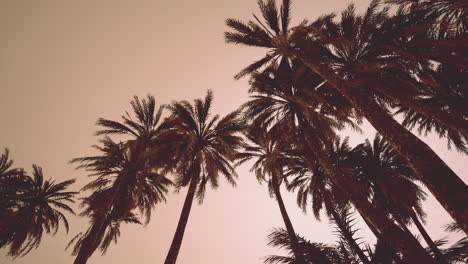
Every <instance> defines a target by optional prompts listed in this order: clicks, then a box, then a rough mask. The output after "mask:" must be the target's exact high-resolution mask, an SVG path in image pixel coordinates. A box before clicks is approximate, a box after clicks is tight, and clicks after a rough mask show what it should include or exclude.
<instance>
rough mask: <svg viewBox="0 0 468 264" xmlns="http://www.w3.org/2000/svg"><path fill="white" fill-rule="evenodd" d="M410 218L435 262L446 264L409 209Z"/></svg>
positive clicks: (414, 214) (412, 211) (416, 217)
mask: <svg viewBox="0 0 468 264" xmlns="http://www.w3.org/2000/svg"><path fill="white" fill-rule="evenodd" d="M410 217H411V219H412V220H413V222H414V224H415V225H416V227H417V228H418V230H419V233H421V235H422V237H423V238H424V241H426V243H427V245H428V246H429V248H430V249H431V251H432V253H433V254H434V256H435V258H436V259H437V261H438V262H439V263H441V264H446V263H447V262H446V261H445V260H444V257H443V256H442V253H441V252H440V250H439V248H437V245H436V244H435V243H434V240H432V238H431V237H430V236H429V234H428V233H427V232H426V229H425V228H424V226H423V225H422V223H421V222H420V221H419V219H418V216H417V215H416V213H415V212H414V210H413V209H411V211H410Z"/></svg>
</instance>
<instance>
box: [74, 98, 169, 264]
mask: <svg viewBox="0 0 468 264" xmlns="http://www.w3.org/2000/svg"><path fill="white" fill-rule="evenodd" d="M131 105H132V109H133V112H134V115H135V118H136V120H134V119H133V118H132V117H131V116H130V115H129V114H128V113H127V114H126V115H125V116H122V119H123V122H122V123H119V122H116V121H112V120H108V119H102V118H101V119H99V120H98V122H97V124H98V125H100V126H101V127H102V129H101V130H99V131H97V132H96V134H97V135H105V137H104V139H102V140H101V144H102V146H95V148H97V149H98V150H99V151H100V152H101V155H99V156H91V157H83V158H77V159H74V160H72V162H73V163H80V164H81V165H80V166H79V167H78V168H84V169H86V170H87V171H89V172H90V176H97V179H96V180H94V181H92V182H91V183H89V184H88V185H86V186H85V187H84V188H83V190H84V191H86V190H92V191H94V192H93V193H92V194H91V195H90V196H89V197H87V198H85V199H84V201H83V206H85V207H86V209H85V210H84V211H83V212H82V213H81V215H83V216H88V217H90V218H91V222H90V223H91V224H90V227H89V228H88V230H87V231H86V232H84V233H80V234H78V235H77V236H76V237H75V238H74V239H73V240H72V241H71V243H73V242H75V241H76V244H75V247H74V251H73V254H76V255H77V256H76V258H75V261H74V263H75V264H84V263H86V262H87V260H88V259H89V257H91V255H92V254H93V252H94V251H95V250H96V249H97V248H98V247H100V248H101V250H102V251H103V252H105V251H106V249H107V247H108V246H109V245H110V242H111V241H112V240H114V241H116V239H117V236H118V234H119V232H118V230H119V229H118V228H119V226H120V223H122V222H126V223H140V221H139V217H137V215H136V214H135V213H134V210H135V209H138V210H139V211H140V213H141V215H144V216H145V217H146V223H148V221H149V219H150V217H151V210H152V209H153V208H154V206H155V205H156V204H157V203H159V202H162V201H165V194H166V193H167V191H168V189H167V188H168V186H169V185H170V184H171V181H170V180H168V179H167V178H165V176H164V173H165V171H164V168H163V164H164V161H163V160H164V159H165V155H168V153H166V152H165V151H166V150H167V149H164V144H162V143H161V142H162V141H160V138H161V136H162V134H163V133H162V131H163V130H162V128H161V126H160V119H161V115H162V111H163V108H162V107H159V109H156V103H155V99H154V97H153V96H150V95H148V96H147V98H146V99H143V100H140V99H139V98H138V97H134V99H133V100H132V101H131ZM107 135H123V136H126V137H127V138H128V137H129V139H127V140H126V141H124V142H121V143H116V142H114V141H113V140H112V139H111V138H109V137H108V136H107Z"/></svg>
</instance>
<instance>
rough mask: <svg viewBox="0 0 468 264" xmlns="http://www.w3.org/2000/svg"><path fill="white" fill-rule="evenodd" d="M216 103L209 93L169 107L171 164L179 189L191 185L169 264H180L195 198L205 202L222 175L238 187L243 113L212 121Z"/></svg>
mask: <svg viewBox="0 0 468 264" xmlns="http://www.w3.org/2000/svg"><path fill="white" fill-rule="evenodd" d="M212 101H213V93H212V92H211V91H208V93H207V95H206V97H205V100H203V101H202V100H200V99H196V100H194V104H193V105H192V104H190V103H189V102H187V101H181V102H174V103H172V105H170V106H168V108H169V110H170V111H171V116H170V117H169V118H168V119H167V120H166V122H165V128H167V130H168V132H167V134H166V135H167V136H168V137H169V138H170V140H168V141H167V142H169V144H170V145H171V147H172V153H174V154H173V158H172V159H171V161H169V162H168V163H167V164H168V167H171V168H173V169H174V172H175V177H176V181H175V184H176V187H177V188H182V187H185V186H188V191H187V196H186V198H185V201H184V205H183V207H182V212H181V215H180V219H179V222H178V224H177V229H176V232H175V234H174V238H173V240H172V243H171V247H170V249H169V252H168V254H167V257H166V260H165V262H164V263H165V264H174V263H176V260H177V256H178V254H179V250H180V247H181V245H182V239H183V236H184V232H185V227H186V226H187V221H188V218H189V215H190V211H191V208H192V202H193V200H194V197H195V196H197V198H198V201H199V203H202V201H203V198H204V195H205V190H206V187H207V184H208V183H209V184H210V186H211V187H212V188H217V187H218V186H219V176H220V174H222V175H223V176H224V178H225V179H226V180H227V182H228V183H230V184H231V185H233V186H235V184H236V182H235V178H236V177H237V174H236V173H235V171H234V168H233V167H232V165H231V162H232V161H234V159H235V158H236V155H237V150H238V149H240V148H241V147H242V146H243V141H242V138H241V137H240V135H237V134H238V133H239V132H241V131H242V129H243V123H242V122H241V120H240V119H239V112H232V113H230V114H228V115H226V116H225V117H223V118H220V116H219V115H216V116H214V117H213V118H211V119H209V116H210V110H211V105H212Z"/></svg>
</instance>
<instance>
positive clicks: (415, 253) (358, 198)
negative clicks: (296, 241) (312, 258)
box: [303, 124, 435, 264]
mask: <svg viewBox="0 0 468 264" xmlns="http://www.w3.org/2000/svg"><path fill="white" fill-rule="evenodd" d="M303 125H305V124H303ZM303 127H304V126H303ZM305 139H306V142H307V143H308V145H309V146H310V147H309V149H310V151H311V152H312V153H314V156H315V157H316V158H317V161H318V162H319V164H320V165H321V167H322V168H323V169H324V171H325V173H326V174H327V176H328V177H329V178H330V179H331V180H332V182H333V183H334V184H335V186H337V187H338V188H339V189H340V190H341V191H342V192H343V193H344V194H345V195H346V196H347V197H348V199H349V200H350V201H351V202H352V203H353V204H354V206H355V207H356V209H357V210H358V211H359V213H360V214H361V216H362V217H363V218H365V219H367V220H368V221H369V223H370V224H371V225H373V227H375V228H376V229H377V231H378V232H379V233H380V234H381V236H383V237H385V238H387V239H389V240H390V241H389V243H391V244H392V245H393V246H394V247H395V248H396V249H398V250H400V251H401V252H402V253H403V254H404V255H405V256H406V257H407V258H408V260H409V261H410V263H427V264H429V263H432V264H435V261H434V259H433V258H431V256H430V255H429V254H428V253H427V252H426V251H425V250H424V248H423V247H422V246H421V245H420V244H419V242H418V241H417V240H416V239H415V238H414V237H413V236H410V235H408V234H407V233H405V232H404V231H403V230H402V229H401V228H399V227H398V226H397V225H396V224H395V223H394V222H393V221H391V220H390V219H388V217H387V216H386V215H385V214H384V213H383V212H381V211H379V210H377V209H376V208H374V207H373V206H372V205H371V204H370V202H369V201H368V200H367V197H366V195H362V193H359V192H357V191H356V189H354V190H353V186H355V185H356V184H355V183H353V182H352V181H350V180H349V177H347V176H346V175H343V173H342V172H341V170H339V169H337V168H335V166H334V165H333V164H332V163H331V162H330V161H329V159H327V158H326V157H327V155H326V153H325V150H324V149H323V148H322V146H321V145H320V143H318V142H316V141H315V140H313V138H312V137H311V135H307V136H306V137H305Z"/></svg>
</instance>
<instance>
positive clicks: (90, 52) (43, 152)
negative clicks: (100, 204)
mask: <svg viewBox="0 0 468 264" xmlns="http://www.w3.org/2000/svg"><path fill="white" fill-rule="evenodd" d="M368 2H369V1H363V0H361V1H354V3H355V4H356V6H357V7H358V10H362V9H363V8H365V6H366V5H367V4H368ZM346 5H347V2H346V1H342V0H328V1H311V0H295V1H294V3H293V6H292V16H293V23H292V24H295V23H296V22H299V21H301V20H302V19H303V18H308V19H315V18H317V17H318V16H319V15H321V14H324V13H329V12H332V11H340V10H342V9H344V8H345V7H346ZM252 12H255V13H257V14H258V8H257V5H256V1H255V0H238V1H219V0H218V1H215V0H199V1H154V0H153V1H143V0H139V1H104V0H103V1H94V0H82V1H59V0H56V1H55V0H54V1H52V0H51V1H49V0H45V1H36V0H16V1H9V0H1V1H0V39H1V40H2V41H1V42H0V91H1V93H0V124H1V127H0V148H1V149H3V148H5V147H8V148H9V149H10V151H11V156H12V158H13V160H14V161H15V164H16V166H18V167H24V168H26V169H27V170H28V171H31V165H32V164H38V165H40V166H42V167H43V171H44V174H45V177H46V178H53V179H57V180H60V181H63V180H67V179H72V178H76V179H77V183H76V184H75V185H74V186H73V189H74V190H79V189H80V188H81V187H82V186H83V185H84V184H85V183H87V182H89V179H88V178H87V176H86V172H84V171H82V170H75V169H74V165H71V164H69V163H68V162H69V161H70V160H71V159H73V158H75V157H81V156H87V155H91V154H93V153H94V152H93V150H92V148H91V145H93V144H96V143H97V139H98V138H97V137H95V136H93V132H94V131H96V129H97V127H96V126H95V121H96V120H97V119H98V118H99V117H103V118H107V119H113V120H119V118H120V116H121V115H122V114H123V113H124V112H125V111H127V110H130V105H129V102H130V100H131V98H132V97H133V96H134V95H138V96H141V97H143V96H145V95H146V94H148V93H149V94H152V95H154V96H155V97H156V101H157V103H158V104H166V103H170V102H172V101H173V100H193V99H195V98H201V97H204V95H205V94H206V90H207V89H212V90H213V91H214V94H215V101H214V107H213V113H219V114H222V115H225V114H227V113H229V112H231V111H233V110H234V109H236V108H237V107H239V106H240V105H241V104H242V103H243V102H245V101H246V100H247V98H248V95H247V89H248V85H247V80H246V79H243V80H240V81H235V80H234V79H233V76H234V75H235V74H236V73H237V72H238V71H239V70H241V69H242V68H243V67H245V66H246V65H248V64H249V63H251V62H252V61H254V60H256V59H258V58H260V57H261V56H262V54H264V50H262V49H255V48H245V47H240V46H234V45H228V44H225V43H224V38H223V32H224V31H225V30H226V29H227V27H226V26H225V23H224V21H225V19H227V18H239V19H241V20H244V21H245V20H247V19H250V18H251V14H252ZM364 130H365V134H364V135H355V134H353V135H351V143H352V144H353V145H355V144H358V143H360V142H362V141H363V139H364V138H365V137H369V138H372V137H373V134H374V130H373V129H372V127H370V126H369V125H365V126H364ZM423 140H424V141H425V142H426V143H428V144H429V145H430V146H431V147H432V148H433V149H434V150H435V151H436V152H437V153H438V154H439V155H440V156H441V158H442V159H443V160H444V161H446V162H447V164H448V165H449V166H450V167H451V168H453V169H454V170H455V172H456V173H457V174H458V175H459V176H460V177H462V178H463V179H464V181H465V182H466V181H468V175H467V173H466V169H465V170H464V164H466V162H467V161H468V159H467V158H466V156H463V155H461V154H458V153H457V152H456V151H454V150H452V151H448V150H447V148H446V143H445V140H439V139H438V137H437V136H435V135H429V136H427V137H423ZM237 172H238V174H239V179H238V186H237V187H236V188H233V187H231V186H230V185H228V184H227V183H225V184H222V185H221V186H220V187H219V188H218V189H217V190H215V191H213V190H208V192H207V194H206V197H205V201H204V203H203V204H202V205H198V204H196V203H194V205H193V209H192V212H191V215H190V218H189V222H188V226H187V229H186V232H185V237H184V241H183V244H182V248H181V251H180V254H179V258H178V263H179V264H190V263H224V264H234V263H235V264H238V263H248V264H250V263H261V260H262V257H264V256H266V255H269V254H276V253H278V251H277V250H275V249H272V248H270V247H268V246H267V245H266V243H267V240H266V236H267V235H268V233H269V232H270V231H271V229H272V228H275V227H282V226H283V225H282V219H281V217H280V214H279V210H278V208H277V204H276V203H275V201H274V200H273V199H272V198H270V197H269V196H268V192H267V188H266V186H265V185H259V184H258V183H257V181H256V179H255V177H254V175H253V174H252V173H250V172H249V167H248V165H247V166H243V167H239V169H238V170H237ZM185 193H186V190H182V191H181V192H179V193H172V192H171V193H169V194H168V196H167V198H168V199H167V203H165V204H160V205H158V206H157V208H156V209H155V211H154V212H153V217H152V220H151V222H150V223H149V224H148V225H147V226H138V225H126V226H123V227H122V229H121V231H122V235H121V237H120V238H119V241H118V244H116V245H112V246H111V247H110V248H109V250H108V252H107V254H106V255H104V256H101V255H100V254H99V252H96V253H95V254H94V255H93V257H92V258H91V259H90V261H89V263H102V264H107V263H115V264H124V263H139V264H149V263H163V261H164V258H165V256H166V253H167V251H168V249H169V245H170V243H171V239H172V236H173V234H174V231H175V228H176V225H177V221H178V218H179V214H180V210H181V209H182V203H183V199H184V198H185ZM284 196H285V200H286V205H287V209H288V212H289V213H290V216H291V218H292V221H293V224H294V227H295V229H296V231H297V232H298V233H300V234H301V235H303V236H305V237H307V238H308V239H310V240H311V241H318V242H326V243H333V242H335V241H336V240H337V237H336V236H335V235H334V234H333V228H331V227H330V225H329V224H328V223H327V221H326V220H325V218H322V221H321V222H318V221H317V220H316V219H314V217H313V216H312V215H311V214H310V215H306V214H303V213H302V211H301V210H300V209H298V208H297V206H296V204H295V197H294V194H285V195H284ZM74 208H75V209H76V210H77V211H78V212H79V207H78V206H74ZM424 208H425V209H426V211H427V212H428V214H429V217H428V219H427V226H428V230H429V233H430V234H431V235H432V236H433V238H435V239H440V238H442V237H444V236H445V235H446V234H445V233H444V232H443V228H442V226H443V225H444V224H447V223H449V222H451V219H450V217H449V216H448V215H447V214H446V213H445V211H444V210H443V209H442V207H441V206H440V205H439V204H438V203H437V202H436V201H435V200H434V199H433V198H432V197H431V196H430V197H429V198H428V201H427V202H425V203H424ZM68 219H69V220H70V223H71V229H70V232H69V233H68V234H66V233H65V232H64V230H63V229H61V230H60V231H59V233H58V234H57V235H56V236H54V237H51V236H48V235H46V236H44V237H43V241H42V243H41V245H40V247H39V248H38V249H37V250H34V251H32V252H31V253H30V254H29V255H27V256H26V257H23V258H18V259H16V260H14V261H12V260H11V258H7V257H5V253H6V251H5V250H0V263H1V264H3V263H17V264H30V263H31V264H32V263H39V264H40V263H72V261H73V257H72V256H70V255H71V252H70V250H68V251H65V246H66V244H67V243H68V241H70V239H71V238H72V237H73V236H75V235H76V234H77V233H78V232H80V231H84V230H85V229H86V228H87V224H88V222H87V219H86V218H83V217H78V216H73V215H68ZM360 227H361V231H360V232H359V233H358V234H359V236H361V237H364V238H365V239H366V240H368V241H371V242H372V241H374V238H373V237H372V235H371V233H370V231H369V230H367V229H366V228H365V226H363V225H360Z"/></svg>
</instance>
